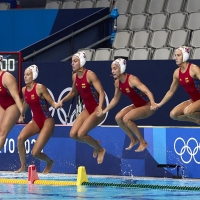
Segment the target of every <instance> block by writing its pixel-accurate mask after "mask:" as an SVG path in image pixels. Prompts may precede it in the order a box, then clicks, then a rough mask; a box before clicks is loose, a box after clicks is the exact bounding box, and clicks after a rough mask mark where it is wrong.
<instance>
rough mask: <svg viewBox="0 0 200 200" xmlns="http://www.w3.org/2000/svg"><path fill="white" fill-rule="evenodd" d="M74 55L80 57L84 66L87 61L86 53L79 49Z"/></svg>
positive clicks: (81, 64)
mask: <svg viewBox="0 0 200 200" xmlns="http://www.w3.org/2000/svg"><path fill="white" fill-rule="evenodd" d="M74 56H76V57H78V58H79V60H80V66H81V67H83V66H84V65H85V63H86V59H87V58H86V54H85V52H84V51H79V52H77V53H75V54H74Z"/></svg>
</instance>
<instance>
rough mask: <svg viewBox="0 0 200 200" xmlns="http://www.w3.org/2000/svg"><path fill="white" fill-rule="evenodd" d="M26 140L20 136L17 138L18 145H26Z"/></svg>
mask: <svg viewBox="0 0 200 200" xmlns="http://www.w3.org/2000/svg"><path fill="white" fill-rule="evenodd" d="M25 140H26V139H25V138H24V137H22V136H21V135H19V136H18V137H17V143H18V145H19V144H24V142H25Z"/></svg>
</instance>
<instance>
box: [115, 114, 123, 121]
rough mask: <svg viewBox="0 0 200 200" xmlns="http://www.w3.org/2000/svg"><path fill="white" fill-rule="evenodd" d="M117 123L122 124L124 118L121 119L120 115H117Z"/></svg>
mask: <svg viewBox="0 0 200 200" xmlns="http://www.w3.org/2000/svg"><path fill="white" fill-rule="evenodd" d="M115 121H116V122H117V123H120V122H122V121H123V120H122V117H121V116H120V115H116V116H115Z"/></svg>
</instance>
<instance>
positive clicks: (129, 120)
mask: <svg viewBox="0 0 200 200" xmlns="http://www.w3.org/2000/svg"><path fill="white" fill-rule="evenodd" d="M154 113H155V111H153V110H150V103H148V104H147V105H145V106H142V107H138V108H135V109H133V110H131V111H130V112H128V113H127V114H126V115H125V116H124V117H123V122H124V123H125V125H126V126H127V127H128V128H129V129H130V130H131V131H132V132H133V133H134V134H135V135H136V136H137V138H138V140H139V142H140V145H139V147H138V148H137V149H136V150H135V151H136V152H141V151H144V149H146V147H147V146H148V144H147V142H146V141H145V140H144V138H143V137H142V134H141V133H140V130H139V129H138V127H137V125H136V124H135V123H134V122H133V121H135V120H138V119H144V118H147V117H150V116H151V115H153V114H154Z"/></svg>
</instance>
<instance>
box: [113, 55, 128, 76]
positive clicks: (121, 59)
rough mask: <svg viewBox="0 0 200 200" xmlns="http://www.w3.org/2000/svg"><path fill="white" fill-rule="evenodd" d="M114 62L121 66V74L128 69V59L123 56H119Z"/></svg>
mask: <svg viewBox="0 0 200 200" xmlns="http://www.w3.org/2000/svg"><path fill="white" fill-rule="evenodd" d="M112 64H115V65H118V66H119V67H120V74H123V73H124V72H125V70H126V60H125V59H123V58H118V59H116V60H114V61H113V62H112Z"/></svg>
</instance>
